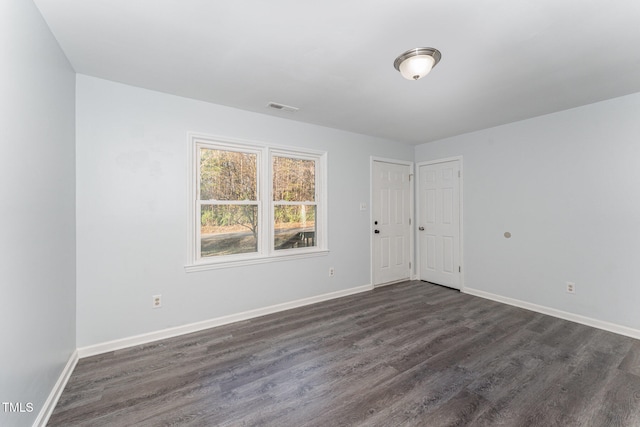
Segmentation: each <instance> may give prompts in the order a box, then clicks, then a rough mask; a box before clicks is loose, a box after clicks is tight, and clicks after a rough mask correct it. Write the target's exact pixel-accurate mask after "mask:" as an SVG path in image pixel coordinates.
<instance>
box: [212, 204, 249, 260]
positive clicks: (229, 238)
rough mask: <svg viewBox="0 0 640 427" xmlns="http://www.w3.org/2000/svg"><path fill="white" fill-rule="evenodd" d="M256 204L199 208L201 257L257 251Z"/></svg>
mask: <svg viewBox="0 0 640 427" xmlns="http://www.w3.org/2000/svg"><path fill="white" fill-rule="evenodd" d="M257 236H258V206H257V205H203V206H202V207H201V208H200V252H201V256H202V257H203V258H204V257H211V256H218V255H232V254H244V253H249V252H257V251H258V238H257Z"/></svg>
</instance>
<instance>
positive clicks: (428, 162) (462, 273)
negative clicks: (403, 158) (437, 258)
mask: <svg viewBox="0 0 640 427" xmlns="http://www.w3.org/2000/svg"><path fill="white" fill-rule="evenodd" d="M452 161H458V164H459V165H460V181H459V182H460V188H459V189H458V190H459V198H460V242H459V245H458V247H459V248H460V253H459V256H460V292H464V288H465V280H464V276H465V268H464V232H463V229H464V227H463V224H464V221H463V213H464V209H463V207H464V206H463V201H464V197H463V189H464V172H463V162H462V156H453V157H445V158H442V159H435V160H426V161H423V162H418V163H416V179H415V181H416V182H418V183H419V182H420V181H419V174H420V167H421V166H428V165H435V164H438V163H446V162H452ZM418 185H419V184H418ZM416 192H417V194H418V196H417V197H420V188H419V186H418V187H416ZM420 213H421V212H420V201H418V203H417V204H416V215H415V217H416V221H414V223H415V222H417V221H418V219H419V218H420ZM414 233H418V228H417V227H415V228H414ZM415 237H416V241H418V240H417V237H418V236H417V235H416V236H415ZM420 256H421V254H420V245H416V260H415V264H416V270H415V271H416V278H417V279H420V276H421V272H420V259H421V258H420Z"/></svg>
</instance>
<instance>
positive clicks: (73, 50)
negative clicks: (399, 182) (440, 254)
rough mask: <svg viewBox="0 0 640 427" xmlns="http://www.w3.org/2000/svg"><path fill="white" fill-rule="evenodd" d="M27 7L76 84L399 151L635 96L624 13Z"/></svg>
mask: <svg viewBox="0 0 640 427" xmlns="http://www.w3.org/2000/svg"><path fill="white" fill-rule="evenodd" d="M35 3H36V5H37V6H38V7H39V9H40V10H41V12H42V14H43V16H44V18H45V20H46V21H47V23H48V24H49V26H50V27H51V30H52V31H53V33H54V35H55V36H56V38H57V39H58V41H59V43H60V45H61V46H62V49H63V50H64V52H65V53H66V55H67V56H68V58H69V60H70V62H71V64H72V65H73V67H74V69H75V70H76V71H77V72H78V73H82V74H87V75H91V76H96V77H101V78H105V79H109V80H113V81H117V82H123V83H127V84H130V85H135V86H140V87H144V88H148V89H153V90H157V91H162V92H167V93H171V94H176V95H181V96H185V97H189V98H195V99H200V100H204V101H209V102H213V103H217V104H222V105H228V106H231V107H237V108H241V109H244V110H249V111H255V112H259V113H264V114H270V115H274V116H280V117H286V118H289V119H292V120H299V121H303V122H308V123H315V124H320V125H324V126H330V127H334V128H338V129H344V130H348V131H352V132H357V133H363V134H368V135H374V136H379V137H383V138H387V139H392V140H399V141H405V142H409V143H412V144H419V143H423V142H428V141H433V140H437V139H441V138H444V137H448V136H453V135H457V134H461V133H466V132H470V131H474V130H478V129H483V128H487V127H491V126H495V125H499V124H504V123H509V122H513V121H516V120H521V119H525V118H529V117H534V116H538V115H541V114H546V113H551V112H555V111H560V110H564V109H567V108H572V107H576V106H579V105H584V104H588V103H592V102H596V101H600V100H604V99H608V98H613V97H617V96H621V95H625V94H629V93H634V92H639V91H640V1H638V0H615V1H613V0H606V1H605V0H482V1H478V0H396V1H391V0H366V1H365V0H323V1H313V2H312V1H302V0H270V1H264V0H227V1H223V0H35ZM414 47H435V48H437V49H439V50H440V51H441V52H442V61H441V62H440V63H439V64H438V65H437V66H436V67H435V68H434V69H433V71H432V72H431V74H429V75H428V76H427V77H425V78H423V79H421V80H419V81H409V80H405V79H403V78H402V77H401V75H400V73H398V72H397V71H396V70H395V69H394V68H393V61H394V59H395V58H396V56H398V55H399V54H401V53H403V52H404V51H405V50H408V49H410V48H414ZM270 101H274V102H277V103H282V104H287V105H292V106H295V107H298V108H300V110H299V111H298V112H295V113H291V112H283V111H276V110H271V109H268V108H266V104H267V103H268V102H270Z"/></svg>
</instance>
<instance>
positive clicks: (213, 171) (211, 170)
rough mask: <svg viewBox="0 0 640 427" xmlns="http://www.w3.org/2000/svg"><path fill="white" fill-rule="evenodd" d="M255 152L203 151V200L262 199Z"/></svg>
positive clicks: (201, 198) (201, 159)
mask: <svg viewBox="0 0 640 427" xmlns="http://www.w3.org/2000/svg"><path fill="white" fill-rule="evenodd" d="M257 161H258V156H257V154H255V153H241V152H238V151H225V150H213V149H210V148H200V200H258V197H257V194H258V193H257V183H258V179H257Z"/></svg>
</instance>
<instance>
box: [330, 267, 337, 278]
mask: <svg viewBox="0 0 640 427" xmlns="http://www.w3.org/2000/svg"><path fill="white" fill-rule="evenodd" d="M335 275H336V271H335V270H334V269H333V267H329V277H333V276H335Z"/></svg>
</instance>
